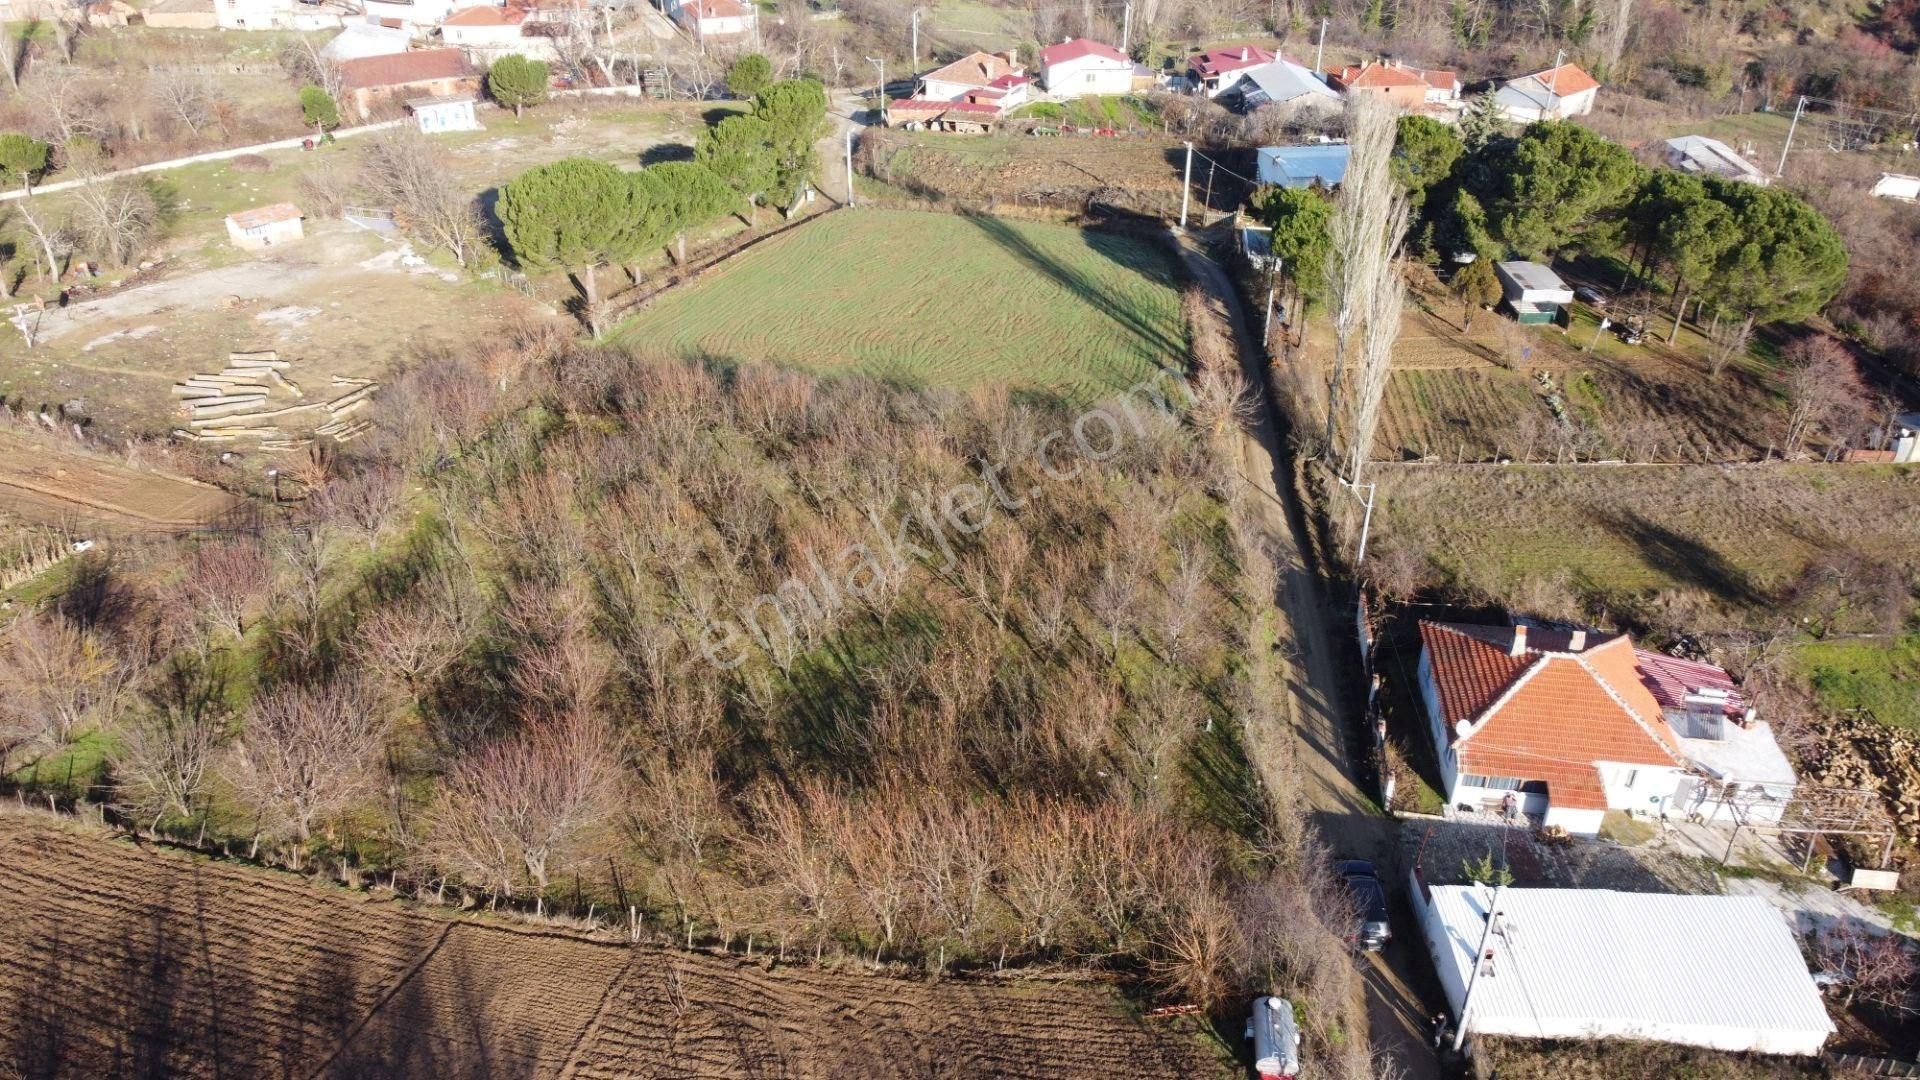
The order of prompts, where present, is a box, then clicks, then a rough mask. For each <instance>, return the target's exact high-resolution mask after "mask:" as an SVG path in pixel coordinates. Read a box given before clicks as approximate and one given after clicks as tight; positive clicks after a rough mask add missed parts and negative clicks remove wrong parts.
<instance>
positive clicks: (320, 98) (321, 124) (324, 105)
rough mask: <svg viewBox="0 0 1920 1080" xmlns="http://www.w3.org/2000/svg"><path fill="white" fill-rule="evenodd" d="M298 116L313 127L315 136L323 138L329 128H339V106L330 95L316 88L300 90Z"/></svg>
mask: <svg viewBox="0 0 1920 1080" xmlns="http://www.w3.org/2000/svg"><path fill="white" fill-rule="evenodd" d="M300 115H301V116H303V117H305V118H306V121H307V123H309V124H312V125H313V133H314V134H315V135H317V136H325V135H326V133H327V130H328V129H329V128H336V127H339V126H340V106H339V105H338V104H337V103H336V102H335V101H334V100H333V95H332V94H329V93H327V92H326V91H325V90H323V89H321V88H320V87H318V86H303V87H301V88H300Z"/></svg>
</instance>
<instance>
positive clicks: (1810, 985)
mask: <svg viewBox="0 0 1920 1080" xmlns="http://www.w3.org/2000/svg"><path fill="white" fill-rule="evenodd" d="M1412 894H1413V895H1412V901H1413V906H1414V910H1415V912H1416V913H1417V914H1418V915H1419V918H1420V926H1421V929H1422V930H1423V931H1424V933H1425V936H1426V939H1427V948H1428V951H1429V952H1430V953H1431V954H1432V956H1433V960H1434V966H1435V968H1436V970H1437V971H1438V973H1439V976H1440V984H1441V987H1442V989H1443V990H1445V992H1446V995H1447V1005H1448V1007H1449V1008H1450V1009H1451V1010H1452V1012H1453V1014H1454V1015H1455V1016H1456V1017H1458V1022H1459V1024H1460V1025H1461V1027H1462V1029H1463V1030H1465V1031H1466V1032H1467V1034H1468V1035H1469V1036H1473V1035H1506V1036H1512V1037H1516V1038H1523V1039H1640V1040H1647V1041H1653V1042H1667V1043H1679V1044H1681V1045H1685V1046H1702V1047H1708V1048H1711V1049H1714V1050H1723V1051H1752V1052H1756V1053H1763V1054H1793V1055H1813V1054H1818V1053H1819V1052H1820V1049H1821V1047H1822V1046H1823V1045H1824V1044H1825V1043H1826V1041H1827V1037H1828V1036H1830V1035H1832V1034H1833V1033H1834V1031H1835V1027H1834V1024H1833V1021H1832V1020H1831V1019H1829V1018H1828V1016H1827V1010H1826V1006H1825V1004H1824V1003H1823V1002H1822V1001H1821V999H1820V991H1819V989H1818V988H1817V987H1815V986H1814V982H1813V977H1812V976H1811V975H1809V974H1808V973H1807V965H1806V962H1805V961H1804V960H1802V959H1801V957H1800V949H1799V946H1798V945H1797V944H1796V943H1795V941H1794V938H1793V934H1792V933H1791V931H1790V930H1789V929H1788V927H1787V923H1786V920H1785V918H1784V917H1783V916H1782V915H1781V913H1780V912H1779V911H1778V910H1777V909H1776V908H1774V907H1773V906H1772V905H1771V904H1769V903H1768V902H1767V901H1766V900H1764V899H1762V898H1760V897H1757V896H1680V895H1671V894H1664V893H1623V892H1614V891H1612V890H1609V889H1516V888H1506V889H1498V890H1496V889H1491V888H1488V887H1486V886H1481V885H1436V886H1432V887H1427V886H1426V885H1424V884H1423V883H1422V882H1420V881H1419V880H1418V878H1417V877H1416V879H1415V881H1414V885H1413V890H1412ZM1489 922H1491V923H1492V933H1491V934H1489V933H1488V925H1489ZM1483 941H1484V942H1485V943H1486V947H1485V950H1484V951H1481V943H1482V942H1483ZM1476 969H1477V970H1476ZM1469 986H1471V991H1470V994H1471V997H1470V999H1469Z"/></svg>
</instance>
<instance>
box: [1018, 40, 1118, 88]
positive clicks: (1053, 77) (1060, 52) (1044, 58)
mask: <svg viewBox="0 0 1920 1080" xmlns="http://www.w3.org/2000/svg"><path fill="white" fill-rule="evenodd" d="M1133 68H1134V65H1133V61H1132V60H1131V59H1130V58H1128V56H1127V54H1126V53H1123V52H1121V51H1120V50H1119V49H1116V48H1114V47H1113V46H1111V45H1108V44H1106V43H1105V42H1101V41H1094V40H1092V39H1090V38H1067V39H1066V40H1065V41H1062V42H1061V43H1060V44H1058V45H1049V46H1047V47H1046V48H1044V49H1041V50H1040V81H1041V82H1042V83H1043V84H1045V86H1046V88H1047V93H1049V94H1052V95H1054V96H1055V97H1083V96H1086V95H1088V94H1130V93H1132V92H1133V77H1134V70H1133Z"/></svg>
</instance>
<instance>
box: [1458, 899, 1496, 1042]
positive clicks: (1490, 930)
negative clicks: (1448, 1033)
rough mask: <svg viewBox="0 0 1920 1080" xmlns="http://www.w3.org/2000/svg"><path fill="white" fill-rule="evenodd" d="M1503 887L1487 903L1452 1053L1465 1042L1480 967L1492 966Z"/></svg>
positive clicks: (1462, 1001)
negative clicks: (1468, 1014)
mask: <svg viewBox="0 0 1920 1080" xmlns="http://www.w3.org/2000/svg"><path fill="white" fill-rule="evenodd" d="M1506 890H1507V887H1506V886H1505V885H1496V886H1494V889H1493V899H1492V900H1490V901H1488V902H1487V929H1486V931H1485V932H1484V933H1482V934H1481V935H1480V947H1479V948H1478V949H1476V950H1474V954H1473V970H1472V971H1471V972H1469V973H1468V975H1467V992H1466V994H1465V995H1463V996H1462V997H1461V999H1460V1022H1459V1023H1458V1024H1456V1025H1454V1029H1453V1052H1454V1053H1456V1054H1457V1053H1459V1052H1460V1046H1461V1044H1463V1043H1465V1042H1466V1041H1467V1011H1468V1010H1470V1009H1472V1008H1473V991H1474V988H1475V987H1476V986H1478V985H1479V984H1480V969H1481V967H1482V966H1487V967H1491V966H1492V965H1493V951H1492V950H1493V935H1494V934H1495V933H1497V932H1498V931H1499V929H1500V894H1501V893H1504V892H1506Z"/></svg>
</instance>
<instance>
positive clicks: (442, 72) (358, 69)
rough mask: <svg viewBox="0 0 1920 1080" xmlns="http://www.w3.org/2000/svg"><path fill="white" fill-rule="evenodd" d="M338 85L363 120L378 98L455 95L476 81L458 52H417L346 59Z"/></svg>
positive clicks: (463, 57) (472, 88)
mask: <svg viewBox="0 0 1920 1080" xmlns="http://www.w3.org/2000/svg"><path fill="white" fill-rule="evenodd" d="M340 85H341V89H342V91H343V96H344V97H345V98H346V101H347V102H351V103H352V106H353V111H354V112H355V113H356V114H357V115H358V116H359V117H360V118H361V119H363V120H364V119H366V117H367V114H368V113H369V112H371V111H372V108H373V103H374V102H375V101H376V100H378V99H380V98H383V97H399V96H402V95H405V94H411V95H413V96H416V97H439V96H443V95H447V94H456V93H460V92H462V91H472V90H474V89H476V88H477V85H478V80H476V79H475V78H474V73H473V69H472V68H471V67H469V66H468V64H467V57H466V54H465V53H463V52H461V51H460V50H459V49H421V50H419V51H417V52H409V53H400V54H399V55H397V56H366V57H361V58H360V59H358V60H348V61H346V62H345V63H342V64H341V65H340ZM343 104H345V102H343Z"/></svg>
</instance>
